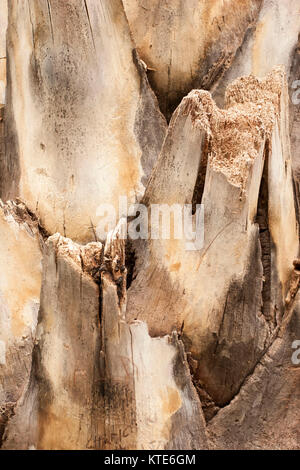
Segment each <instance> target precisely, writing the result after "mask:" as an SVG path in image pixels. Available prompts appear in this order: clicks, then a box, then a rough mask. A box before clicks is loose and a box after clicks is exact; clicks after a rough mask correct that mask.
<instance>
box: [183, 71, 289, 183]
mask: <svg viewBox="0 0 300 470" xmlns="http://www.w3.org/2000/svg"><path fill="white" fill-rule="evenodd" d="M284 86H287V84H286V77H285V73H284V71H283V68H282V67H276V68H275V69H274V70H273V71H272V72H271V73H270V74H269V75H267V77H266V78H265V79H262V80H261V79H258V78H256V77H254V76H253V75H250V76H249V77H241V78H238V79H237V80H235V81H234V82H233V83H232V84H231V85H229V87H228V88H227V91H226V109H219V108H218V106H217V105H216V103H215V102H214V101H213V99H212V96H211V94H210V93H209V92H207V91H203V90H193V91H191V92H190V93H189V95H188V96H187V97H186V98H185V100H184V107H185V108H184V113H185V114H190V115H191V119H192V122H193V124H194V125H196V126H197V127H199V128H201V129H202V130H204V131H205V132H206V133H207V135H208V137H209V138H210V140H211V154H210V156H209V163H210V165H211V167H212V168H213V169H214V170H215V171H219V172H222V173H223V174H224V175H225V176H226V178H227V179H228V181H229V182H230V183H231V184H233V185H235V186H238V187H240V188H241V189H242V190H244V189H245V186H246V182H247V178H248V174H249V168H250V167H251V166H252V164H253V162H254V160H255V159H256V157H257V156H258V152H259V151H260V149H261V147H262V145H263V144H264V142H265V140H266V139H268V138H269V137H270V135H271V133H272V130H273V127H274V124H275V122H276V118H277V117H278V115H279V112H280V98H281V93H282V90H283V87H284Z"/></svg>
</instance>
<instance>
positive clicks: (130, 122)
mask: <svg viewBox="0 0 300 470" xmlns="http://www.w3.org/2000/svg"><path fill="white" fill-rule="evenodd" d="M133 50H134V44H133V42H132V40H131V37H130V32H129V28H128V24H127V20H126V17H125V14H124V11H123V6H122V3H121V0H105V1H100V0H96V1H90V0H89V1H88V0H87V1H86V2H83V1H81V0H75V1H74V0H72V1H71V0H66V1H63V2H61V1H58V0H51V1H49V2H45V1H42V0H38V1H36V0H34V1H33V0H29V1H24V2H9V28H8V55H9V57H8V59H9V71H8V93H7V94H8V96H7V102H8V108H9V113H8V115H7V118H6V126H7V135H8V139H7V149H6V158H5V159H4V160H2V161H1V178H0V195H1V196H2V198H3V199H5V200H6V199H8V198H11V197H15V196H21V197H22V198H23V199H24V200H25V202H26V204H27V205H28V207H29V208H30V209H31V210H32V211H36V212H37V214H38V216H39V217H40V218H41V221H42V223H43V225H44V226H45V227H46V229H47V230H48V231H49V232H50V233H55V232H60V233H62V234H64V235H65V236H69V237H71V238H72V239H73V240H74V241H80V242H88V241H91V240H95V238H94V227H97V223H98V220H99V219H100V216H99V214H97V209H98V206H99V204H104V203H108V204H112V205H113V206H114V208H115V209H117V208H118V198H119V195H121V196H126V195H127V196H128V198H129V200H130V201H134V200H135V199H136V198H137V197H139V196H140V195H142V194H143V191H144V185H145V183H146V181H147V180H148V177H149V174H150V172H151V169H152V166H153V164H154V161H155V160H156V158H157V155H158V153H159V152H160V149H161V144H162V141H163V138H164V134H165V128H166V124H165V119H164V118H163V117H162V115H161V114H160V111H159V108H158V105H157V103H156V98H155V96H154V94H153V93H152V91H151V90H150V87H149V85H148V82H147V78H146V75H145V71H144V70H143V68H142V67H138V66H137V62H138V59H137V58H136V56H134V57H133V55H134V54H133V52H134V51H133ZM87 71H88V72H87ZM29 116H30V125H27V123H28V119H29ZM144 135H146V136H147V138H145V137H144Z"/></svg>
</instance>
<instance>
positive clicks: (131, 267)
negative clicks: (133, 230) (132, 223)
mask: <svg viewBox="0 0 300 470" xmlns="http://www.w3.org/2000/svg"><path fill="white" fill-rule="evenodd" d="M135 264H136V253H135V250H134V247H133V243H132V241H131V240H130V239H127V240H126V246H125V266H126V269H127V278H126V289H127V290H128V289H129V288H130V286H131V284H132V282H133V281H134V280H135V278H136V276H137V273H136V270H135Z"/></svg>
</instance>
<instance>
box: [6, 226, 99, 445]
mask: <svg viewBox="0 0 300 470" xmlns="http://www.w3.org/2000/svg"><path fill="white" fill-rule="evenodd" d="M89 248H91V247H89V245H87V247H84V248H82V247H80V246H79V245H77V244H75V243H73V242H72V241H71V240H69V239H65V238H63V237H61V236H60V235H59V234H56V235H53V236H52V237H50V238H49V239H48V240H47V242H46V246H45V252H44V258H43V282H42V290H41V305H40V310H39V319H38V329H37V336H36V341H35V347H34V351H33V357H32V367H31V374H30V383H29V385H28V388H27V390H26V391H25V392H24V394H23V396H22V398H21V399H20V400H19V403H18V406H17V408H16V409H15V416H14V417H13V419H12V420H11V423H10V426H9V427H8V430H7V433H6V440H5V442H4V446H3V447H4V448H9V449H11V448H13V449H29V448H36V449H85V448H87V447H89V446H91V448H94V437H95V432H96V431H95V430H97V423H98V421H99V420H100V418H101V416H102V409H101V407H99V392H98V390H97V385H98V386H99V382H100V378H99V366H98V361H99V352H100V326H99V288H98V285H97V284H96V283H95V282H94V279H93V278H92V277H91V275H90V274H88V272H84V271H85V270H84V269H82V266H83V267H84V266H90V265H91V264H93V262H94V261H93V260H94V259H95V255H96V258H97V257H98V254H99V253H100V252H101V250H102V245H101V244H100V243H98V247H97V248H98V250H95V248H96V247H95V246H94V245H93V246H92V248H93V250H92V258H90V255H91V250H90V249H89ZM88 271H89V269H88ZM91 442H92V444H90V443H91Z"/></svg>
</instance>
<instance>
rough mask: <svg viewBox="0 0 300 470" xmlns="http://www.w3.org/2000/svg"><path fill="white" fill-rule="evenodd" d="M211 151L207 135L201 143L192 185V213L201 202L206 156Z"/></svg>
mask: <svg viewBox="0 0 300 470" xmlns="http://www.w3.org/2000/svg"><path fill="white" fill-rule="evenodd" d="M210 152H211V140H210V139H209V137H207V136H206V137H205V139H204V142H203V144H202V149H201V153H202V157H201V159H200V163H199V168H198V175H197V179H196V183H195V187H194V193H193V198H192V214H193V215H194V214H195V213H196V206H197V204H201V202H202V196H203V192H204V186H205V178H206V172H207V163H208V156H209V154H210Z"/></svg>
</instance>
